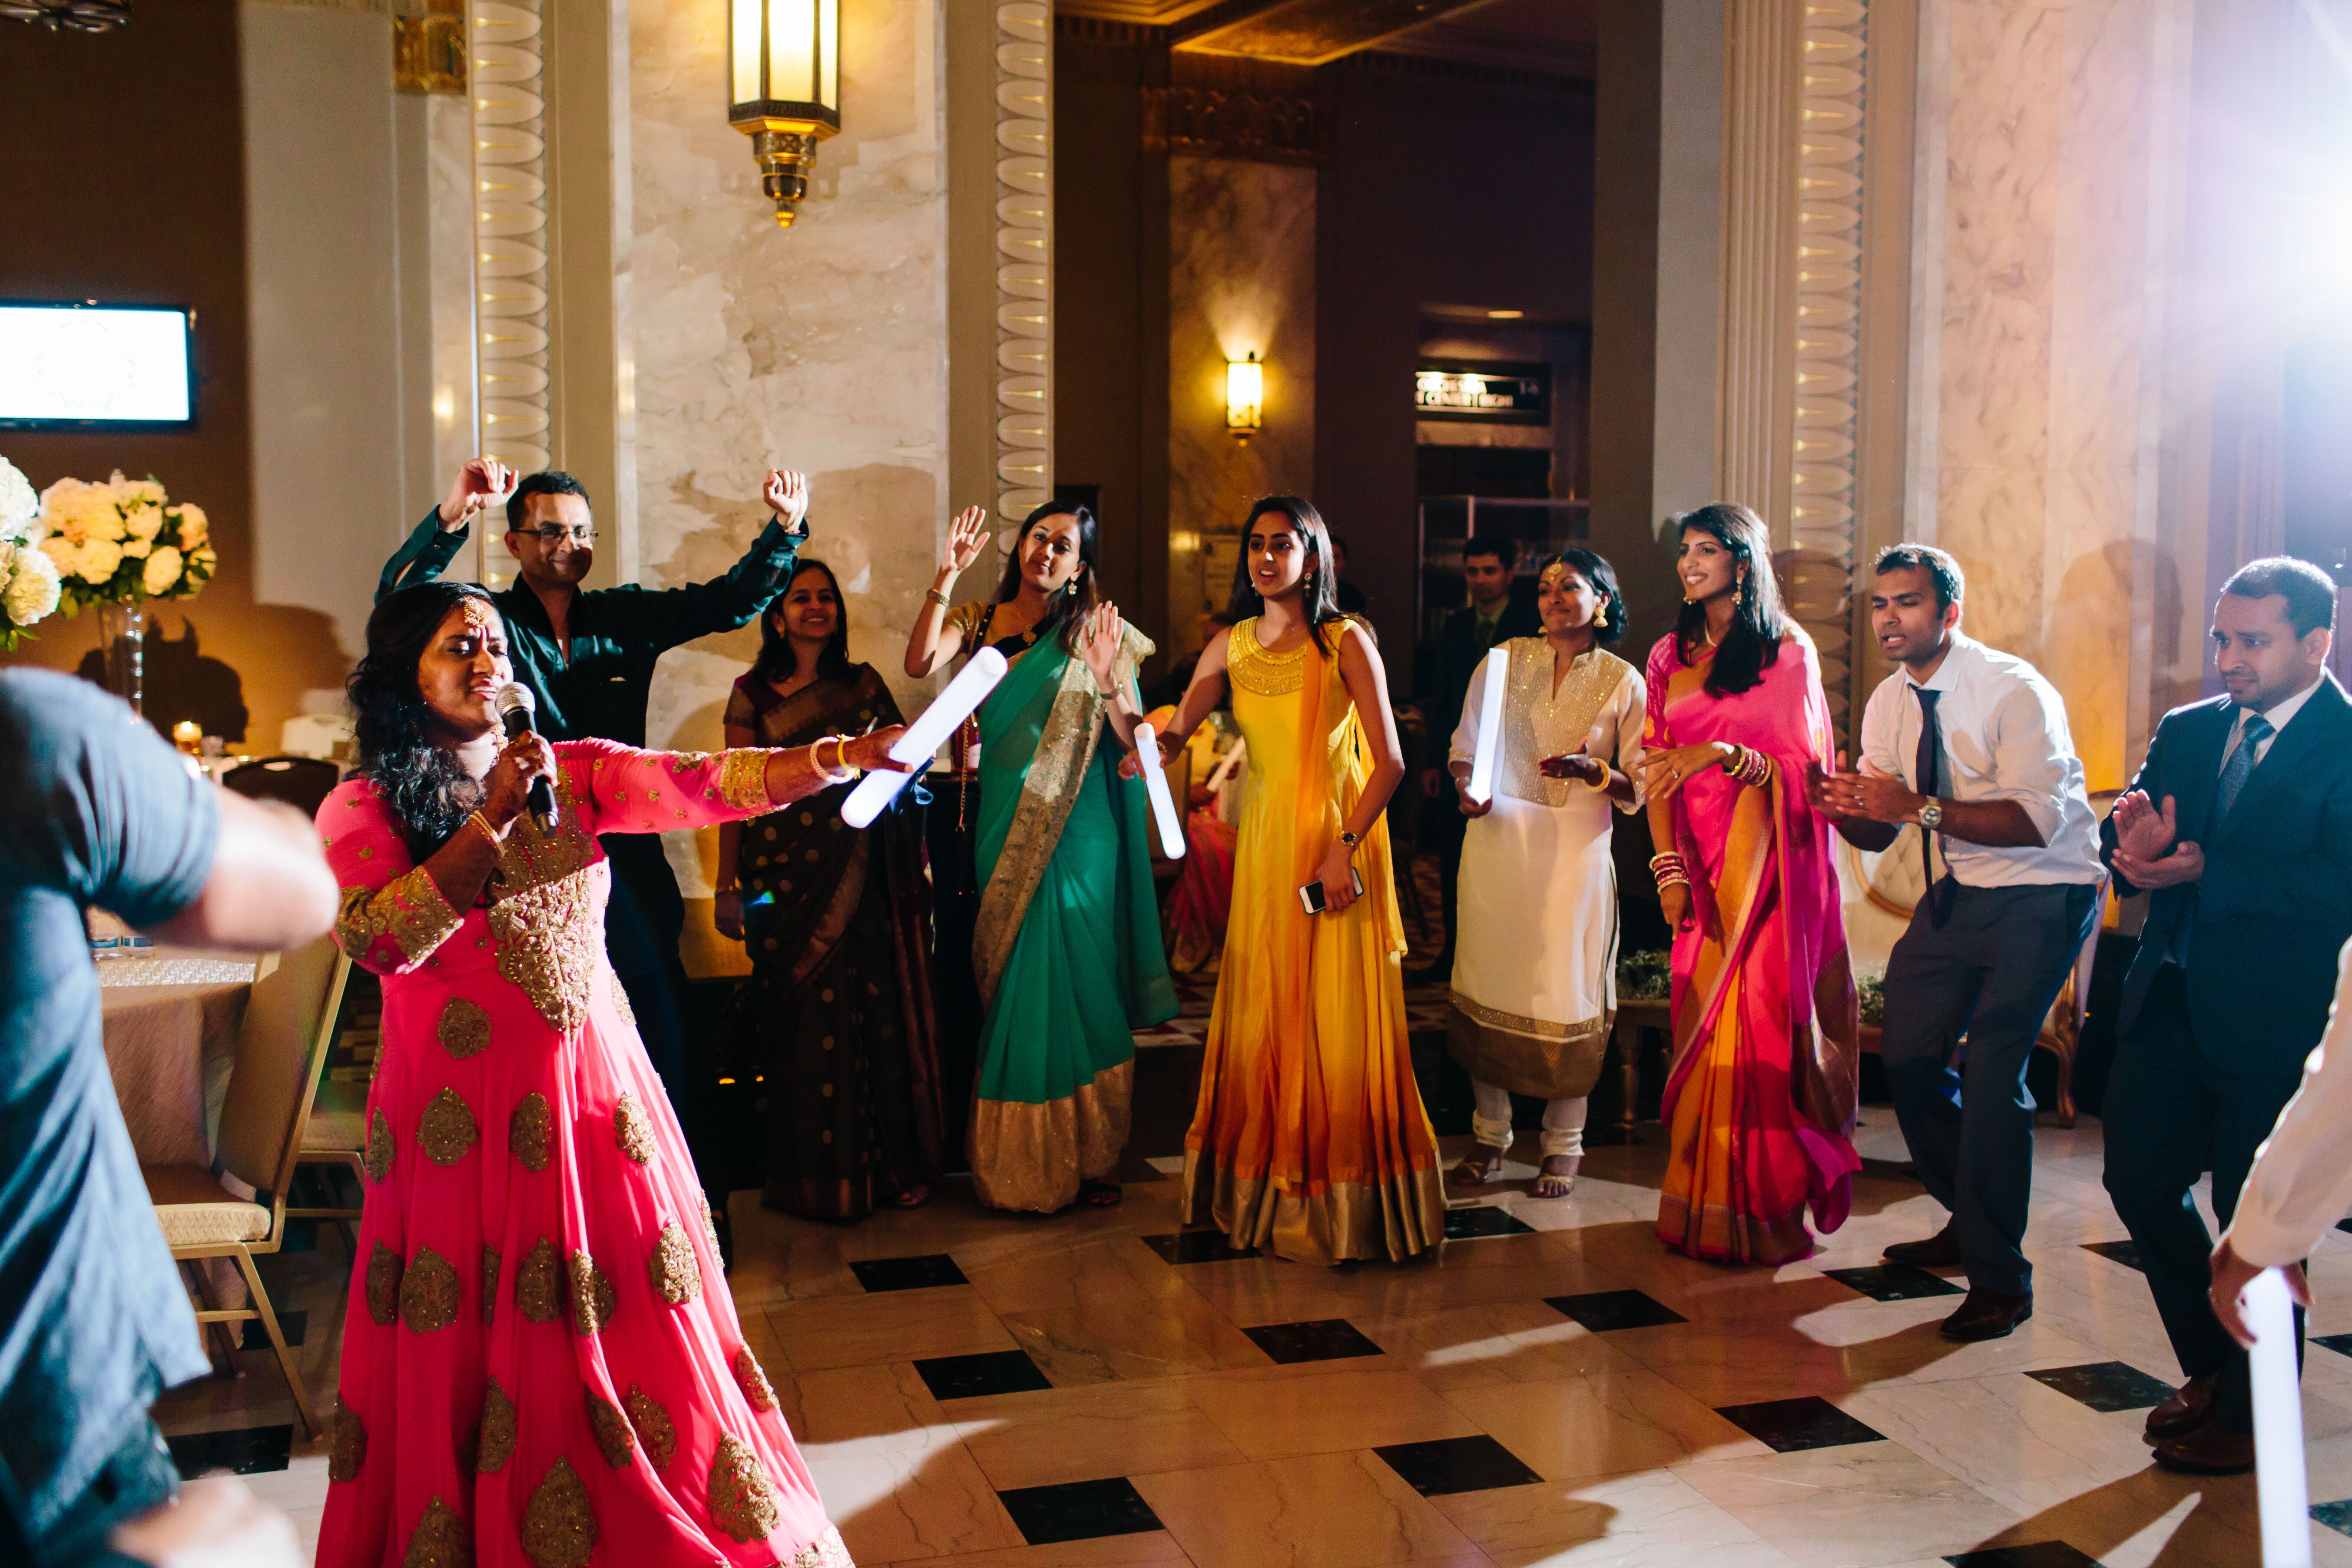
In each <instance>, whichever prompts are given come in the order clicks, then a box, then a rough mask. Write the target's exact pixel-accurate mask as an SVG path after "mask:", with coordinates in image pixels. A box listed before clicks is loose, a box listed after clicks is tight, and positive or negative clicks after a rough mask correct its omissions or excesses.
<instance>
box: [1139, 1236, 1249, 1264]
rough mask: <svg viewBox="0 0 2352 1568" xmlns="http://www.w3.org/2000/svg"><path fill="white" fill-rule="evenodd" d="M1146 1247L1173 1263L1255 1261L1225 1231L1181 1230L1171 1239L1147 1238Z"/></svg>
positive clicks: (1143, 1239)
mask: <svg viewBox="0 0 2352 1568" xmlns="http://www.w3.org/2000/svg"><path fill="white" fill-rule="evenodd" d="M1141 1239H1142V1242H1143V1245H1144V1246H1146V1247H1150V1248H1151V1250H1152V1251H1154V1252H1156V1253H1158V1254H1160V1257H1162V1258H1166V1259H1167V1260H1168V1261H1169V1262H1171V1263H1223V1262H1225V1261H1226V1260H1227V1259H1229V1258H1255V1257H1256V1256H1257V1254H1256V1252H1255V1251H1254V1250H1252V1249H1251V1248H1249V1247H1235V1246H1234V1245H1233V1244H1232V1243H1231V1242H1228V1241H1227V1240H1226V1239H1225V1233H1224V1232H1223V1231H1221V1230H1180V1231H1176V1232H1174V1233H1172V1234H1171V1235H1168V1236H1147V1237H1142V1238H1141Z"/></svg>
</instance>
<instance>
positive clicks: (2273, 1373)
mask: <svg viewBox="0 0 2352 1568" xmlns="http://www.w3.org/2000/svg"><path fill="white" fill-rule="evenodd" d="M2240 1300H2242V1301H2243V1302H2244V1303H2245V1306H2246V1322H2247V1326H2248V1327H2250V1328H2252V1330H2253V1331H2254V1348H2253V1350H2252V1352H2251V1356H2252V1371H2253V1383H2254V1467H2255V1468H2254V1488H2255V1496H2256V1498H2257V1500H2258V1501H2259V1510H2260V1513H2261V1517H2262V1523H2263V1568H2311V1493H2310V1489H2309V1482H2308V1479H2307V1478H2306V1477H2305V1474H2304V1461H2303V1390H2302V1388H2301V1387H2300V1386H2299V1380H2298V1377H2297V1374H2296V1371H2295V1364H2294V1299H2293V1298H2292V1297H2290V1296H2289V1295H2288V1294H2287V1289H2286V1279H2285V1277H2284V1276H2283V1275H2282V1274H2280V1273H2279V1271H2278V1270H2277V1269H2275V1268H2265V1269H2263V1271H2262V1272H2261V1273H2260V1274H2257V1275H2255V1276H2254V1278H2253V1279H2252V1281H2251V1282H2249V1283H2248V1284H2247V1286H2246V1289H2245V1291H2244V1293H2243V1294H2242V1296H2241V1297H2240Z"/></svg>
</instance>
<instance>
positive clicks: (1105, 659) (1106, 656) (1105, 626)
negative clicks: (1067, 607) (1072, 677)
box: [1078, 599, 1127, 691]
mask: <svg viewBox="0 0 2352 1568" xmlns="http://www.w3.org/2000/svg"><path fill="white" fill-rule="evenodd" d="M1126 637H1127V623H1126V622H1125V621H1122V620H1121V619H1119V616H1118V605H1114V604H1112V603H1111V602H1110V601H1109V600H1108V599H1105V600H1104V601H1103V602H1102V603H1101V604H1099V605H1096V606H1095V607H1094V608H1093V609H1092V610H1091V611H1089V612H1088V613H1087V624H1086V626H1084V627H1083V628H1082V629H1081V630H1080V631H1079V633H1078V652H1079V653H1080V654H1081V655H1082V656H1084V658H1086V661H1087V668H1088V669H1090V670H1092V671H1094V676H1095V689H1096V690H1097V691H1102V690H1108V689H1109V687H1110V683H1111V672H1112V670H1113V669H1114V668H1116V667H1117V665H1118V650H1119V645H1120V644H1121V643H1122V642H1124V641H1125V640H1126Z"/></svg>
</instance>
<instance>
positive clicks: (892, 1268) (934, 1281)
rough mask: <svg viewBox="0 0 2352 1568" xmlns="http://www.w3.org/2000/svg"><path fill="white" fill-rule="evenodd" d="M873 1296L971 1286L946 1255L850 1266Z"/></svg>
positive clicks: (876, 1260)
mask: <svg viewBox="0 0 2352 1568" xmlns="http://www.w3.org/2000/svg"><path fill="white" fill-rule="evenodd" d="M849 1271H850V1272H851V1273H852V1274H855V1275H856V1276H857V1282H858V1283H859V1284H860V1285H863V1286H865V1287H866V1291H867V1292H868V1293H869V1294H878V1293H879V1292H881V1291H884V1290H920V1289H924V1288H925V1287H927V1286H931V1285H969V1284H971V1280H969V1279H965V1278H964V1277H963V1270H962V1269H961V1268H957V1267H956V1264H955V1259H954V1258H950V1257H949V1256H948V1255H947V1254H946V1253H944V1252H927V1253H925V1254H923V1255H922V1256H921V1257H919V1258H865V1259H863V1260H861V1261H859V1262H856V1263H853V1264H851V1265H850V1266H849Z"/></svg>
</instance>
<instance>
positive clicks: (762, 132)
mask: <svg viewBox="0 0 2352 1568" xmlns="http://www.w3.org/2000/svg"><path fill="white" fill-rule="evenodd" d="M728 5H729V6H730V16H729V18H728V23H729V25H728V32H727V123H729V124H730V125H732V126H733V127H735V129H736V130H738V131H740V132H743V134H744V135H746V136H749V137H750V138H751V155H752V156H753V157H755V158H757V159H758V160H759V161H760V188H761V190H763V191H765V192H766V193H767V194H768V195H769V197H770V199H771V200H772V201H773V202H774V203H775V204H776V223H777V225H778V226H780V227H785V228H789V227H791V226H792V221H793V208H794V207H795V205H797V204H798V203H799V202H800V200H801V198H802V197H803V196H805V195H808V183H809V169H810V167H811V165H813V164H814V163H815V162H816V144H817V143H818V142H822V141H824V139H825V138H826V137H828V136H830V135H832V134H833V133H834V132H837V131H839V130H840V129H841V52H840V41H841V0H728Z"/></svg>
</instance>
